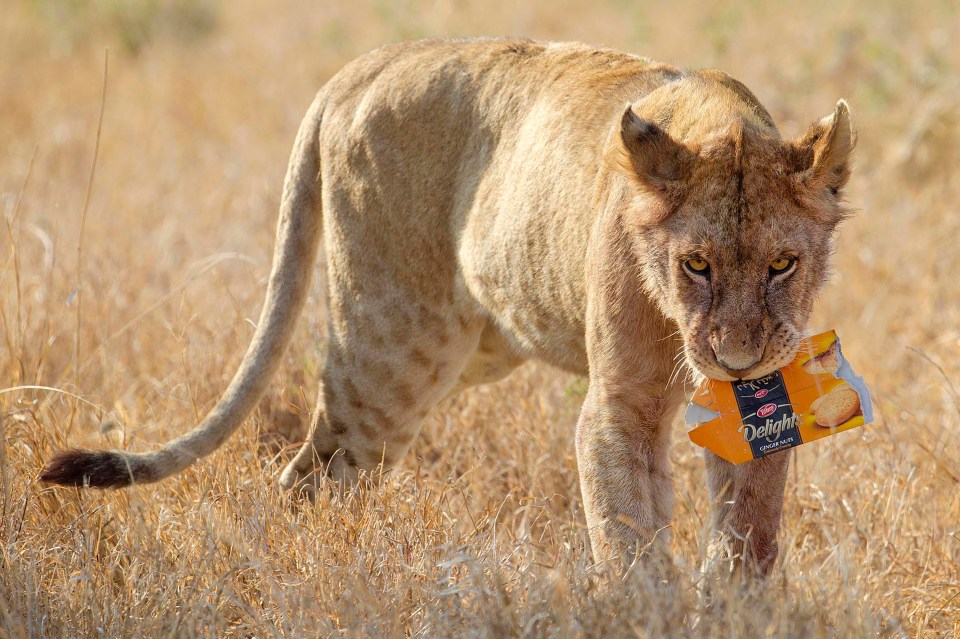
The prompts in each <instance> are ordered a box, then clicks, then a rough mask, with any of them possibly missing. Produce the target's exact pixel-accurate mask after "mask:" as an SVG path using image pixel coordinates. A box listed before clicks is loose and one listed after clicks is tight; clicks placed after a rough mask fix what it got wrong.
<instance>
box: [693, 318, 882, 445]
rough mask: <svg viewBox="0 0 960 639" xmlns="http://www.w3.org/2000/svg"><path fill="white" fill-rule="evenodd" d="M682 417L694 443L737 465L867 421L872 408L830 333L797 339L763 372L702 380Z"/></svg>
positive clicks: (870, 415)
mask: <svg viewBox="0 0 960 639" xmlns="http://www.w3.org/2000/svg"><path fill="white" fill-rule="evenodd" d="M685 418H686V421H687V424H688V425H690V426H694V428H693V429H692V430H691V431H690V432H689V435H690V440H691V441H693V443H694V444H697V445H698V446H702V447H704V448H707V449H708V450H711V451H713V452H714V453H716V454H717V455H719V456H720V457H723V458H724V459H726V460H727V461H729V462H732V463H734V464H740V463H743V462H747V461H751V460H753V459H758V458H760V457H763V456H764V455H769V454H771V453H776V452H779V451H781V450H786V449H787V448H792V447H794V446H799V445H801V444H808V443H810V442H812V441H815V440H817V439H821V438H823V437H829V436H830V435H836V434H837V433H841V432H843V431H845V430H850V429H851V428H856V427H857V426H863V425H864V424H869V423H870V422H871V421H873V405H872V404H871V402H870V391H869V390H867V386H866V384H864V382H863V379H862V378H860V377H857V375H856V374H855V373H854V372H853V369H852V368H850V364H849V363H848V362H847V361H846V360H845V359H844V358H843V354H842V353H841V351H840V340H839V339H838V338H837V334H836V332H835V331H828V332H826V333H820V334H819V335H814V336H813V337H808V338H806V339H805V340H803V342H802V343H801V346H800V350H799V352H798V354H797V358H796V359H795V360H793V362H792V363H790V364H788V365H787V366H784V367H783V368H781V369H780V370H778V371H775V372H773V373H770V374H769V375H767V376H766V377H761V378H760V379H750V380H739V381H736V382H721V381H717V380H709V379H708V380H706V381H705V382H704V383H702V384H701V385H700V387H699V388H697V390H696V392H695V393H694V394H693V399H692V400H691V401H690V404H689V405H688V406H687V412H686V414H685Z"/></svg>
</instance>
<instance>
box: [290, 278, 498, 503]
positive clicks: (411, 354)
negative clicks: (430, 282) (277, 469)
mask: <svg viewBox="0 0 960 639" xmlns="http://www.w3.org/2000/svg"><path fill="white" fill-rule="evenodd" d="M391 297H394V299H392V300H389V301H387V300H380V301H378V303H377V304H376V307H377V308H369V307H366V308H365V307H364V305H363V304H362V303H359V302H357V301H352V302H351V303H350V304H349V308H345V307H344V306H340V308H339V311H340V314H341V317H336V316H335V317H334V318H333V319H332V321H331V328H330V342H329V347H328V352H327V357H326V362H325V365H324V370H323V373H322V377H321V388H320V392H319V397H318V400H317V406H316V409H315V411H314V416H313V420H312V425H311V429H310V434H309V436H308V438H307V441H306V443H304V445H303V447H302V448H301V449H300V451H299V453H298V454H297V456H296V457H295V458H294V459H293V461H291V462H290V464H289V465H288V466H287V467H286V469H285V470H284V472H283V474H282V476H281V478H280V483H281V485H282V486H283V487H284V488H287V489H297V490H303V491H306V492H311V491H312V490H313V489H315V488H316V487H317V486H318V485H319V482H320V480H321V479H322V477H324V476H329V477H330V478H332V479H335V480H338V481H341V482H347V483H350V482H353V481H356V480H357V478H358V477H359V476H360V475H361V473H372V472H375V471H377V470H379V469H385V468H389V467H391V466H393V465H395V464H396V463H397V462H398V461H399V460H400V459H401V458H402V457H403V455H404V454H405V453H406V451H407V450H408V448H409V447H410V445H411V443H412V442H413V440H414V438H415V437H416V435H417V433H419V431H420V427H421V426H422V424H423V420H424V418H425V417H426V415H427V413H428V412H429V410H430V409H431V408H433V407H434V406H435V405H436V404H437V403H438V402H439V401H441V400H442V399H443V398H444V397H446V396H447V395H448V394H449V393H450V392H451V390H452V389H453V388H454V387H455V385H456V384H457V381H458V379H459V376H460V374H461V372H462V371H463V369H464V366H465V365H466V363H467V361H468V359H469V358H470V356H471V355H472V354H473V353H474V352H475V351H476V350H477V346H478V343H479V341H480V334H481V331H482V328H483V322H482V321H481V320H479V319H478V318H476V317H475V316H474V315H472V314H471V313H469V312H457V311H456V310H455V309H454V308H451V307H447V308H436V307H434V308H431V307H430V306H428V305H427V304H425V303H421V302H414V301H410V300H404V299H397V298H395V294H393V295H391ZM374 317H375V318H376V321H373V318H374Z"/></svg>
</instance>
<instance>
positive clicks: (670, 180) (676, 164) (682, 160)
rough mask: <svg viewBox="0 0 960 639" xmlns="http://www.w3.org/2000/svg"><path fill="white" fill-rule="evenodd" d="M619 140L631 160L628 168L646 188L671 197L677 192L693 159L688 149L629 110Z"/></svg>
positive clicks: (625, 113)
mask: <svg viewBox="0 0 960 639" xmlns="http://www.w3.org/2000/svg"><path fill="white" fill-rule="evenodd" d="M620 139H621V140H622V141H623V148H624V150H625V151H626V159H628V160H629V167H625V168H632V169H633V170H634V171H635V172H636V177H637V178H638V179H639V180H640V182H641V183H642V184H643V185H644V186H646V187H648V188H650V189H652V190H654V191H657V192H659V193H660V194H662V195H665V196H668V197H669V196H672V195H674V194H676V193H677V192H678V190H679V189H680V188H681V187H682V185H683V183H684V181H685V179H686V177H687V175H688V174H689V171H690V163H691V161H692V157H693V153H692V152H691V151H690V150H689V149H688V148H687V147H686V146H684V145H683V144H682V143H680V142H677V141H676V140H674V139H673V138H672V137H670V134H669V133H667V132H666V131H664V130H663V129H661V128H660V127H659V126H657V125H656V124H654V123H653V122H648V121H647V120H644V119H643V118H641V117H640V116H638V115H637V114H636V113H634V112H633V108H632V107H627V110H626V111H625V112H624V114H623V118H622V119H621V120H620ZM625 164H626V163H625Z"/></svg>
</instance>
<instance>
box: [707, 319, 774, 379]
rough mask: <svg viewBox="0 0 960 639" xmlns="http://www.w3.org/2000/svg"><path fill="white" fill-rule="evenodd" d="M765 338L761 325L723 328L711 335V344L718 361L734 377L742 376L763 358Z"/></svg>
mask: <svg viewBox="0 0 960 639" xmlns="http://www.w3.org/2000/svg"><path fill="white" fill-rule="evenodd" d="M764 341H765V340H764V339H763V337H762V335H760V330H759V327H758V328H757V329H756V330H754V331H752V330H750V329H749V328H748V327H747V326H739V327H735V328H723V329H720V330H718V331H716V332H714V333H713V334H712V335H711V336H710V346H711V347H712V348H713V355H714V357H715V358H716V360H717V363H718V364H719V365H720V366H722V367H723V368H724V369H725V370H726V372H727V373H728V374H730V375H732V376H734V377H742V375H743V374H744V373H747V372H749V371H750V369H752V368H753V367H755V366H756V365H757V364H759V363H760V360H762V359H763V347H764Z"/></svg>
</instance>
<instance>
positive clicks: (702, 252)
mask: <svg viewBox="0 0 960 639" xmlns="http://www.w3.org/2000/svg"><path fill="white" fill-rule="evenodd" d="M837 113H838V114H839V115H837V114H835V116H834V117H833V118H826V119H824V120H822V121H821V122H819V123H818V124H816V125H814V130H812V131H811V133H809V134H808V135H807V136H805V138H804V139H803V140H801V141H799V142H797V143H795V144H787V143H784V142H782V141H781V140H779V139H778V138H775V137H772V136H769V135H767V136H764V135H762V134H759V133H758V132H756V131H752V132H751V131H749V130H744V129H742V128H740V129H737V130H735V131H734V132H733V133H732V135H722V136H718V137H717V138H715V139H713V140H711V141H708V142H707V143H705V144H704V145H703V146H702V147H700V148H698V149H696V150H695V151H692V150H690V149H687V148H682V150H681V155H679V156H677V158H678V161H679V165H678V167H679V168H677V167H674V171H673V172H672V173H671V174H670V177H671V180H670V182H669V183H664V182H660V183H655V184H653V186H654V189H652V190H651V189H650V188H649V187H650V186H651V184H650V183H649V182H648V183H646V184H644V186H645V187H647V188H646V191H647V192H646V193H645V194H644V196H643V197H640V198H639V199H638V200H637V202H640V203H642V204H643V206H642V208H646V209H647V210H646V211H644V212H643V213H642V214H640V215H638V220H637V223H636V226H634V227H633V228H632V234H633V236H634V238H635V240H634V243H635V246H636V251H637V254H638V255H639V256H640V263H641V267H642V270H643V272H642V275H643V278H644V284H645V286H646V287H647V289H648V290H649V291H650V292H651V293H653V294H654V295H653V297H655V299H658V300H660V304H661V308H662V309H663V311H664V312H665V313H666V314H667V315H668V316H669V317H671V318H672V319H673V320H674V321H676V322H677V324H678V326H679V328H680V331H681V334H682V336H683V343H684V355H685V358H686V361H687V363H688V364H689V365H690V366H692V367H693V368H694V369H695V370H697V371H698V372H700V373H701V374H703V375H705V376H706V377H709V378H713V379H720V380H734V379H750V378H756V377H762V376H763V375H766V374H767V373H770V372H773V371H775V370H776V369H778V368H781V367H783V366H785V365H786V364H788V363H790V362H791V361H792V360H793V359H794V357H795V356H796V350H797V347H798V345H799V342H800V339H801V337H802V333H803V331H804V329H805V327H806V324H807V321H808V319H809V317H810V313H811V311H812V307H813V301H814V299H815V298H816V296H817V293H818V292H819V290H820V288H821V287H822V286H823V284H824V282H826V280H827V277H828V271H829V257H830V254H831V251H832V242H833V234H834V230H835V227H836V225H837V223H838V222H839V221H840V219H842V217H843V209H842V207H841V206H840V204H839V202H838V195H839V189H840V188H841V187H842V186H843V183H844V182H845V180H846V177H847V175H848V171H847V165H846V156H847V154H848V153H849V150H850V148H852V132H851V133H850V135H849V136H848V140H847V141H846V144H845V147H846V153H844V154H843V159H844V161H843V163H842V164H837V163H835V162H831V163H830V165H829V166H827V165H826V164H822V165H818V163H825V162H826V161H827V160H828V159H830V158H828V156H826V155H824V150H823V149H818V148H817V143H818V142H819V143H820V144H821V146H822V145H824V144H825V138H829V137H830V135H831V131H832V130H833V129H835V124H834V120H835V119H836V120H841V119H842V120H844V122H841V124H843V125H844V126H845V127H846V128H847V131H848V132H850V131H851V130H850V126H849V120H848V119H847V116H846V105H845V104H842V103H841V106H838V112H837ZM625 122H626V119H625ZM624 129H625V130H626V126H625V127H624ZM647 133H648V134H649V132H647ZM660 134H661V135H665V134H664V133H663V132H662V131H661V132H660ZM831 139H832V140H834V142H833V143H834V144H836V142H835V140H836V135H834V136H833V138H831ZM829 141H830V140H829V139H828V140H826V142H829ZM660 143H661V144H662V143H663V140H660ZM628 148H629V147H628ZM660 150H661V152H664V149H663V147H661V149H660ZM827 151H831V150H830V149H827ZM831 152H835V150H833V151H831ZM832 159H833V160H836V157H835V156H834V158H832ZM635 165H636V163H635ZM657 168H658V169H659V170H662V165H661V166H660V167H657ZM820 171H825V173H823V174H821V173H820ZM651 211H652V213H651Z"/></svg>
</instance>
